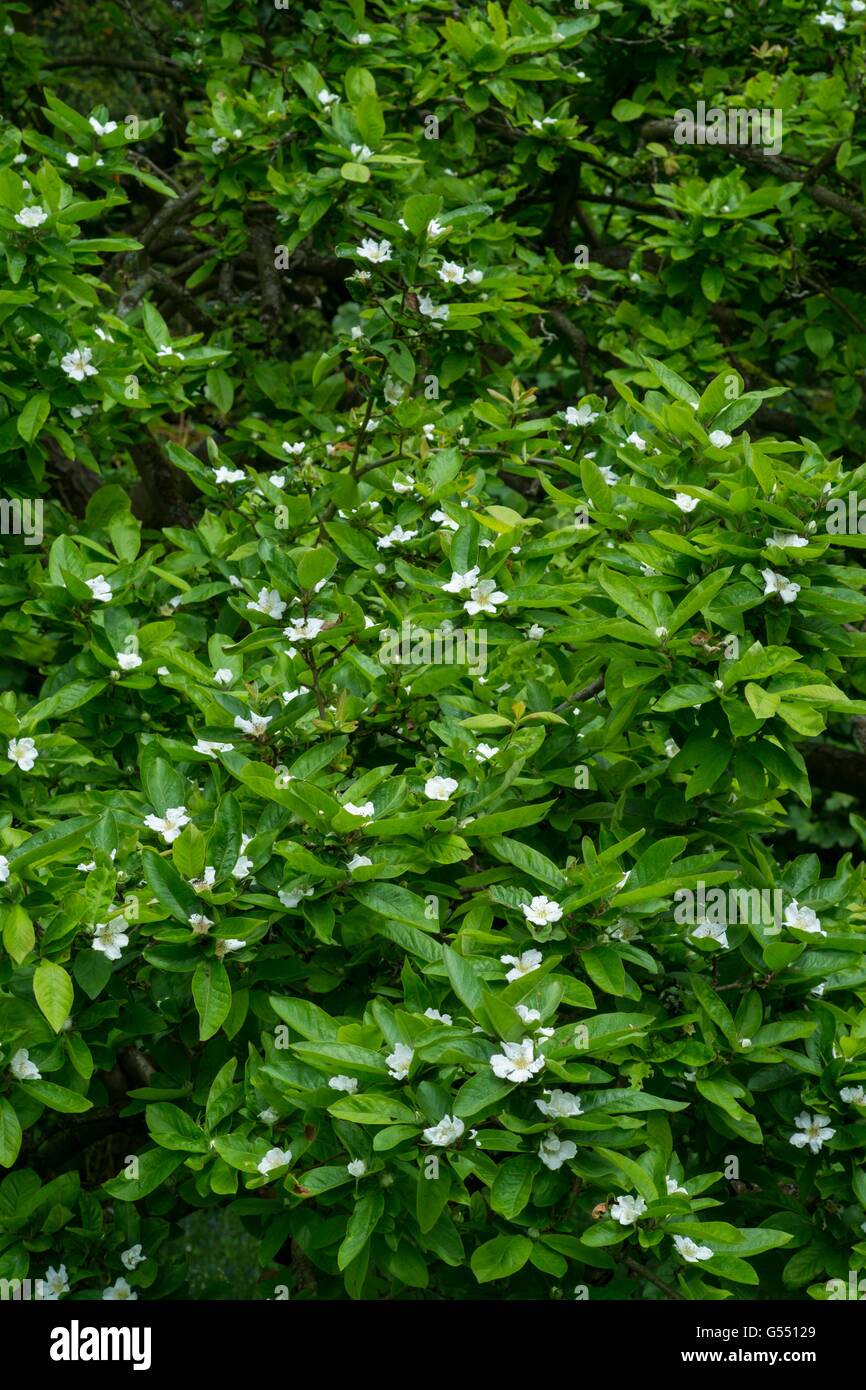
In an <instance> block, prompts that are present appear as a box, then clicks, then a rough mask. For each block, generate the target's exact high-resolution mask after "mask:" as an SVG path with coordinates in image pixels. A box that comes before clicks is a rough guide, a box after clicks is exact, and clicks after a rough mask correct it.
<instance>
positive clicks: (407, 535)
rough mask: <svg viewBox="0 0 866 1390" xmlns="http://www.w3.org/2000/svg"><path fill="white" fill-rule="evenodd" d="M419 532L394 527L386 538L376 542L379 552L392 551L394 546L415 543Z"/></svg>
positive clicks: (382, 537)
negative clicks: (409, 542) (408, 542)
mask: <svg viewBox="0 0 866 1390" xmlns="http://www.w3.org/2000/svg"><path fill="white" fill-rule="evenodd" d="M417 534H418V532H417V531H404V530H403V527H402V526H394V527H392V529H391V530H390V531H389V532H388V534H387V535H386V536H380V537H379V539H378V540H377V542H376V545H377V547H378V549H379V550H390V549H391V546H392V545H400V544H405V543H406V542H407V541H413V540H414V539H415V537H416V536H417Z"/></svg>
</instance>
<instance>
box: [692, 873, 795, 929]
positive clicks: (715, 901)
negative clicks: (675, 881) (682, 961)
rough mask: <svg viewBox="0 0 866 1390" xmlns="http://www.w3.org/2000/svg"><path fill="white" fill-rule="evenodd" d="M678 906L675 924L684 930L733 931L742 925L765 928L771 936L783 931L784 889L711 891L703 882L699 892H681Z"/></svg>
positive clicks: (712, 888)
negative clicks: (734, 927) (718, 928)
mask: <svg viewBox="0 0 866 1390" xmlns="http://www.w3.org/2000/svg"><path fill="white" fill-rule="evenodd" d="M674 902H675V903H676V907H675V908H674V921H675V922H676V923H678V924H679V925H680V926H690V927H694V926H712V927H731V926H736V924H737V923H738V922H742V923H747V924H749V925H751V926H760V927H764V928H765V929H766V931H767V933H769V934H775V933H777V932H780V931H781V930H782V921H783V905H782V904H783V895H782V890H781V888H719V887H710V888H708V887H707V885H706V884H705V883H704V881H703V879H701V880H699V881H698V884H697V886H696V887H695V888H678V889H677V890H676V892H675V893H674Z"/></svg>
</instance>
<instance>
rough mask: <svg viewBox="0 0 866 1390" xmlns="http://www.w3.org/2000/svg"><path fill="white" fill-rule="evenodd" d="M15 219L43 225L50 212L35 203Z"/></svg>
mask: <svg viewBox="0 0 866 1390" xmlns="http://www.w3.org/2000/svg"><path fill="white" fill-rule="evenodd" d="M15 221H16V222H17V223H18V225H19V227H41V226H42V223H43V222H47V221H48V213H47V212H46V211H45V209H44V208H41V207H40V206H39V204H38V203H35V204H34V205H33V207H31V208H22V209H21V211H20V212H16V214H15ZM79 380H80V378H79Z"/></svg>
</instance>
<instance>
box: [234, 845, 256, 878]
mask: <svg viewBox="0 0 866 1390" xmlns="http://www.w3.org/2000/svg"><path fill="white" fill-rule="evenodd" d="M251 839H252V836H251V835H241V849H240V854H239V855H238V857H237V859H236V860H235V866H234V868H233V869H232V878H246V876H247V874H248V873H249V871H250V869H251V868H252V867H253V861H252V859H250V857H249V855H247V854H245V853H244V850H245V849H246V847H247V845H248V844H249V842H250V840H251Z"/></svg>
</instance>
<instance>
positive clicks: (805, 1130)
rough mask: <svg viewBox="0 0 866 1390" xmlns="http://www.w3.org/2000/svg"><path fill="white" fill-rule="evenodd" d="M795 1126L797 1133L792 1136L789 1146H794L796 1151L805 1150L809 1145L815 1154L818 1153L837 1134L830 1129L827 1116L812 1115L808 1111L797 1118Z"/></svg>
mask: <svg viewBox="0 0 866 1390" xmlns="http://www.w3.org/2000/svg"><path fill="white" fill-rule="evenodd" d="M794 1124H795V1125H796V1126H797V1132H796V1133H795V1134H792V1135H791V1137H790V1139H789V1140H788V1142H789V1144H793V1145H794V1148H795V1149H804V1148H805V1147H806V1145H807V1144H808V1146H809V1148H810V1149H811V1151H812V1153H813V1154H816V1153H818V1152H819V1151H820V1149H821V1145H822V1144H823V1143H824V1142H825V1141H826V1140H827V1139H832V1138H833V1135H834V1134H835V1133H836V1131H835V1129H831V1128H830V1121H829V1120H828V1119H827V1116H826V1115H810V1114H809V1112H808V1111H807V1110H804V1111H803V1113H802V1115H798V1116H797V1117H796V1119H795V1120H794Z"/></svg>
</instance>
